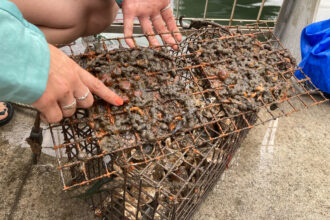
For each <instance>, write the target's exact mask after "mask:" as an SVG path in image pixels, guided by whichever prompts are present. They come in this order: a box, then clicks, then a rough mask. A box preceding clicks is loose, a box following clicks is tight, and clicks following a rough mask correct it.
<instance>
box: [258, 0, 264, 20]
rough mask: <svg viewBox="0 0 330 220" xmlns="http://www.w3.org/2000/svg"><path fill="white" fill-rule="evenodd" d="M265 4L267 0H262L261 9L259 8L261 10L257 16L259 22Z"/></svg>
mask: <svg viewBox="0 0 330 220" xmlns="http://www.w3.org/2000/svg"><path fill="white" fill-rule="evenodd" d="M264 5H265V0H262V3H261V6H260V9H259V12H258V16H257V23H259V21H260V17H261V14H262V10H263V9H264Z"/></svg>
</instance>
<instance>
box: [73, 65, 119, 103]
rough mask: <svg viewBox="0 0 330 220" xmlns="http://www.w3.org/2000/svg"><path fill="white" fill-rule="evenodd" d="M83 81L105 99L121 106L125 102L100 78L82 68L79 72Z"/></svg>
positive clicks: (93, 91)
mask: <svg viewBox="0 0 330 220" xmlns="http://www.w3.org/2000/svg"><path fill="white" fill-rule="evenodd" d="M79 75H80V78H81V81H82V82H83V83H84V84H85V85H86V86H87V87H88V88H89V89H90V91H91V92H92V93H94V94H95V95H97V96H99V97H100V98H102V99H103V100H104V101H106V102H108V103H110V104H113V105H116V106H119V105H122V104H123V103H124V101H123V99H122V98H120V97H119V96H118V95H117V94H116V93H114V92H113V91H111V90H110V89H109V88H108V87H106V86H105V85H104V84H103V83H102V82H101V81H100V80H98V79H97V78H95V77H94V76H93V75H91V74H90V73H89V72H87V71H85V70H84V69H82V68H81V70H80V72H79Z"/></svg>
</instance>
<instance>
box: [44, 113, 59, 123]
mask: <svg viewBox="0 0 330 220" xmlns="http://www.w3.org/2000/svg"><path fill="white" fill-rule="evenodd" d="M46 118H47V121H48V123H57V122H60V121H61V120H62V118H63V116H62V115H61V114H55V115H46Z"/></svg>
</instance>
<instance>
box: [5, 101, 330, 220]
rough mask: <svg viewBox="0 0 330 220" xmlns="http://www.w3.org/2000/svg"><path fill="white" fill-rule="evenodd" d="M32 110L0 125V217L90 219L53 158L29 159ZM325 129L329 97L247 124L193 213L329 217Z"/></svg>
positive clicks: (329, 120)
mask: <svg viewBox="0 0 330 220" xmlns="http://www.w3.org/2000/svg"><path fill="white" fill-rule="evenodd" d="M33 115H34V113H31V112H30V111H22V110H19V111H17V112H16V115H15V117H14V119H13V120H12V121H11V122H10V124H8V125H6V126H4V127H1V128H0V173H1V174H0V219H95V217H94V216H93V213H92V212H90V210H89V207H88V206H87V205H86V203H84V201H82V200H80V199H76V198H72V195H71V194H70V193H65V192H63V191H62V183H61V179H60V176H59V172H58V171H57V169H56V166H57V162H56V160H55V158H53V157H51V156H49V155H46V154H42V156H41V160H40V162H39V164H38V165H31V152H30V150H29V149H28V148H24V147H26V146H27V145H26V144H25V143H24V139H25V137H27V136H28V135H29V132H30V127H31V126H32V124H33V118H32V117H31V116H33ZM329 131H330V104H329V103H325V104H322V105H320V106H315V107H312V108H310V109H308V110H304V111H301V112H298V113H295V114H293V115H291V116H289V117H285V118H281V119H279V120H278V121H277V122H276V121H272V122H270V123H267V124H265V125H261V126H258V127H256V128H254V129H252V130H251V131H250V133H249V135H248V137H247V138H246V140H245V141H244V142H243V144H242V146H241V148H240V149H239V151H238V153H237V154H236V156H235V157H234V159H233V160H232V163H231V165H230V168H229V169H227V170H226V172H225V173H224V175H223V176H222V179H221V180H220V181H219V182H218V184H216V186H215V187H214V189H213V190H212V191H211V192H210V193H209V195H208V197H207V198H206V200H205V201H204V202H203V203H202V205H201V206H200V208H199V210H198V211H197V212H196V214H195V216H194V219H196V220H197V219H210V220H218V219H321V220H322V219H330V214H329V213H330V171H329V170H330V169H329V168H330V160H329V155H330V136H329ZM273 137H274V138H273ZM47 140H48V138H47V137H46V140H45V146H47V145H48V146H50V142H49V140H48V141H47ZM21 146H23V148H22V147H21ZM48 151H49V149H48Z"/></svg>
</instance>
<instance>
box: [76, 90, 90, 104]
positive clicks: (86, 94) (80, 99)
mask: <svg viewBox="0 0 330 220" xmlns="http://www.w3.org/2000/svg"><path fill="white" fill-rule="evenodd" d="M89 93H90V91H89V89H88V88H87V92H86V93H85V95H83V96H81V97H78V98H76V100H78V101H84V100H85V99H87V97H88V95H89Z"/></svg>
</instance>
